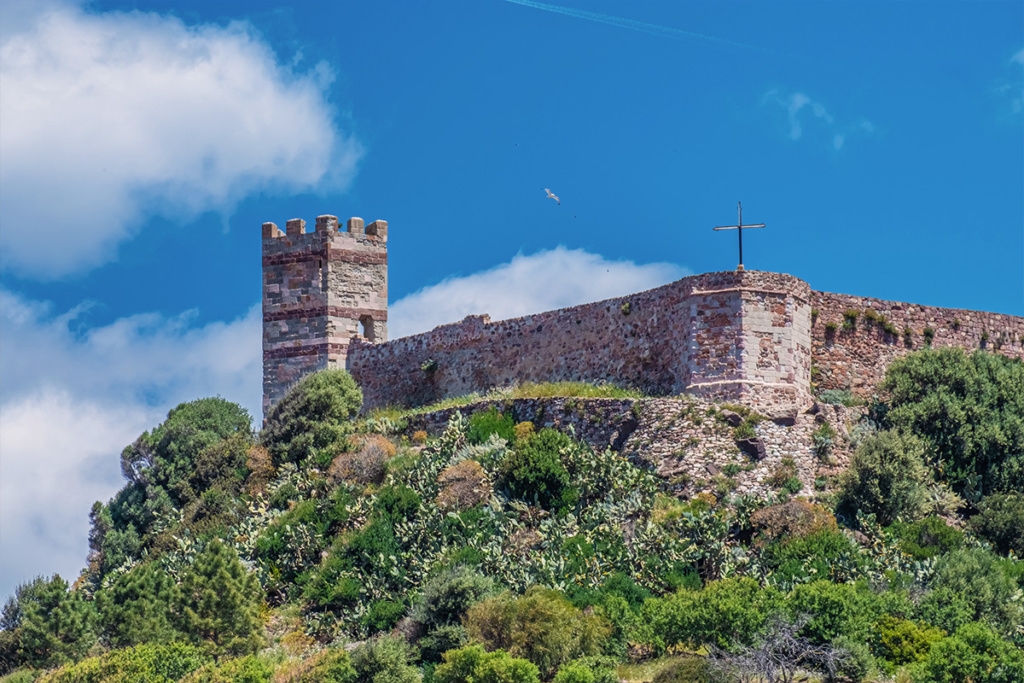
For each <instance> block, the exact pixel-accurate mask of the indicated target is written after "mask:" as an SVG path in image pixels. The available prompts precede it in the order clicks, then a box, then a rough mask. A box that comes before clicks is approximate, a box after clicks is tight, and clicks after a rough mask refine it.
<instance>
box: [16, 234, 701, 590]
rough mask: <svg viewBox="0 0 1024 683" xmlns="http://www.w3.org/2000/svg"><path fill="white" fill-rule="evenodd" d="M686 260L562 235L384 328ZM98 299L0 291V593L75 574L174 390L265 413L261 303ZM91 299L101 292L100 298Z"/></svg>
mask: <svg viewBox="0 0 1024 683" xmlns="http://www.w3.org/2000/svg"><path fill="white" fill-rule="evenodd" d="M686 274H688V271H687V270H686V269H684V268H682V267H680V266H677V265H673V264H668V263H653V264H645V265H637V264H635V263H632V262H630V261H612V260H608V259H605V258H603V257H602V256H600V255H597V254H591V253H588V252H585V251H582V250H570V249H566V248H564V247H559V248H557V249H553V250H550V251H543V252H539V253H537V254H532V255H528V256H524V255H522V254H520V255H517V256H515V257H514V258H513V259H512V261H511V262H509V263H505V264H502V265H499V266H497V267H495V268H492V269H490V270H486V271H483V272H480V273H476V274H473V275H468V276H465V277H458V278H450V279H447V280H445V281H443V282H441V283H439V284H437V285H434V286H432V287H427V288H425V289H422V290H420V291H419V292H416V293H415V294H411V295H409V296H407V297H405V298H403V299H401V300H400V301H398V302H397V303H395V304H394V305H393V306H392V307H391V311H390V313H391V315H390V320H391V336H392V337H397V336H401V335H407V334H412V333H415V332H419V331H423V330H427V329H430V328H432V327H434V326H435V325H439V324H443V323H448V322H453V321H457V320H460V319H462V318H463V317H465V316H466V315H467V314H470V313H489V314H491V316H492V317H493V318H494V319H500V318H507V317H512V316H518V315H524V314H528V313H535V312H538V311H544V310H549V309H553V308H559V307H563V306H569V305H573V304H578V303H584V302H588V301H596V300H600V299H605V298H610V297H614V296H619V295H623V294H629V293H633V292H638V291H642V290H644V289H649V288H651V287H656V286H658V285H661V284H664V283H666V282H670V281H672V280H675V279H677V278H679V277H682V276H684V275H686ZM93 306H94V304H93V303H91V302H88V301H86V302H82V303H80V304H79V305H77V306H74V307H72V308H70V309H68V310H55V309H54V307H53V306H52V305H50V304H48V303H46V302H41V301H35V300H31V299H27V298H24V297H22V296H20V295H18V294H16V293H14V292H10V291H2V292H0V348H2V349H3V354H2V355H0V386H2V388H3V395H2V397H0V398H2V401H0V473H2V476H0V529H2V533H0V599H2V598H3V596H5V595H9V594H10V593H11V592H12V591H13V590H14V587H15V586H16V585H17V584H18V583H20V582H22V581H25V580H28V579H30V578H32V577H33V576H35V575H37V574H45V575H49V574H52V573H54V572H59V573H60V574H61V575H63V576H64V577H65V578H69V579H73V578H74V577H75V576H77V573H78V571H79V570H80V569H81V568H82V567H83V566H84V565H85V560H86V554H87V550H88V515H89V510H90V508H91V506H92V503H93V502H94V501H96V500H102V501H106V500H108V499H109V498H110V497H111V496H112V495H113V494H114V493H115V492H116V491H117V490H118V489H119V488H120V487H121V486H122V485H123V481H122V480H121V477H120V460H119V458H118V456H119V454H120V452H121V449H122V448H124V446H126V445H127V444H128V443H130V442H131V441H132V440H133V439H135V437H137V436H138V435H139V434H140V433H141V432H142V431H143V430H146V429H150V428H152V427H154V426H155V425H157V424H158V423H159V422H161V421H162V420H163V419H164V417H165V416H166V413H167V410H168V409H170V408H171V407H173V406H175V405H177V404H178V403H180V402H182V401H189V400H192V399H196V398H200V397H203V396H212V395H221V396H223V397H224V398H226V399H228V400H231V401H236V402H238V403H240V404H242V405H243V406H245V407H246V408H248V410H249V412H250V414H251V415H252V416H253V417H254V418H255V419H258V418H259V417H260V412H259V411H260V410H261V400H262V384H261V383H262V376H263V372H262V349H261V339H262V334H261V329H262V314H261V310H260V307H259V306H258V305H255V306H253V307H252V308H251V309H250V310H249V311H248V312H247V313H246V315H245V316H243V317H241V318H239V319H237V320H233V321H230V322H213V323H208V324H205V325H198V324H196V322H195V319H196V314H195V312H194V311H190V312H185V313H183V314H181V315H178V316H173V317H167V316H162V315H159V314H155V313H143V314H137V315H131V316H126V317H123V318H120V319H118V320H115V321H113V322H111V323H109V324H103V325H94V324H90V323H89V317H90V313H91V309H92V308H93ZM97 307H98V306H97Z"/></svg>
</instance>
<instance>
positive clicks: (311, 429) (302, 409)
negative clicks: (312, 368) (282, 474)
mask: <svg viewBox="0 0 1024 683" xmlns="http://www.w3.org/2000/svg"><path fill="white" fill-rule="evenodd" d="M362 403H363V394H362V392H361V391H360V390H359V387H358V386H356V383H355V380H353V379H352V376H351V375H349V374H348V373H347V372H346V371H344V370H340V369H329V370H321V371H320V372H316V373H314V374H312V375H306V376H305V377H303V378H302V379H301V380H299V381H298V383H296V384H295V386H293V387H292V388H291V389H289V390H288V393H287V394H285V396H284V398H282V399H281V400H280V401H278V402H277V403H276V404H274V406H273V407H272V408H271V409H270V412H269V413H268V414H267V421H266V425H265V426H264V428H263V431H262V432H261V433H260V439H261V441H262V443H263V445H264V446H266V448H267V450H268V451H269V452H270V455H271V457H272V458H273V461H274V464H275V465H277V464H279V463H282V462H301V461H303V460H305V459H306V458H307V457H309V456H310V455H312V454H313V452H314V450H319V449H323V450H326V451H329V452H333V451H337V452H338V453H340V452H344V451H345V450H347V449H348V444H347V439H346V437H347V435H348V434H349V433H351V431H352V426H351V420H352V419H353V418H354V417H355V416H356V415H358V413H359V409H360V407H361V406H362Z"/></svg>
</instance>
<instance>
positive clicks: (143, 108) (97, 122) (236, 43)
mask: <svg viewBox="0 0 1024 683" xmlns="http://www.w3.org/2000/svg"><path fill="white" fill-rule="evenodd" d="M14 4H15V5H16V7H17V8H19V9H16V10H8V11H7V12H5V14H4V17H5V18H7V16H10V17H11V18H12V22H13V24H14V26H15V27H16V28H15V29H14V31H15V32H12V30H11V29H7V30H5V31H4V33H3V38H2V43H0V80H2V82H3V98H2V99H0V121H2V126H0V183H2V185H0V191H2V193H3V197H4V201H3V203H2V204H0V224H2V226H3V231H2V234H0V246H2V247H3V249H4V252H5V266H7V267H10V268H13V269H15V270H16V271H18V272H19V273H21V274H23V275H30V276H32V277H38V278H53V277H59V276H62V275H66V274H69V273H75V272H81V271H84V270H87V269H89V268H91V267H95V266H97V265H100V264H102V263H104V262H106V261H108V260H110V259H111V258H113V256H114V254H115V252H116V247H117V245H118V244H119V243H120V242H122V241H123V240H125V239H128V238H129V237H130V236H131V235H132V234H134V233H135V232H136V231H137V230H138V229H139V226H140V225H141V224H142V223H143V222H144V220H145V219H146V218H148V217H149V216H151V215H152V214H154V213H159V214H162V215H164V216H167V217H170V218H174V219H189V218H194V217H195V216H197V215H198V214H200V213H202V212H205V211H218V212H221V213H224V214H228V213H230V212H231V211H232V209H233V207H234V206H235V204H236V203H237V202H238V201H239V200H240V199H241V198H243V197H244V196H246V195H247V194H249V193H252V192H254V191H260V190H274V191H282V192H294V191H300V190H301V191H306V190H312V189H316V188H321V189H322V188H326V187H331V188H343V187H345V186H346V185H347V184H348V183H349V182H350V181H351V179H352V177H353V175H354V174H355V170H356V165H357V163H358V161H359V158H360V156H361V154H362V148H361V147H360V145H359V143H358V142H357V141H356V140H355V139H354V138H352V137H351V136H346V134H345V133H343V132H342V131H341V130H340V129H339V128H338V127H337V125H336V120H335V118H336V117H335V115H334V112H333V111H332V109H331V107H330V105H329V104H328V103H327V101H326V99H325V91H326V86H327V85H328V84H329V82H330V80H331V78H332V76H331V70H330V68H329V67H328V66H327V65H326V64H323V63H321V64H318V65H316V66H314V67H313V68H312V69H311V70H310V71H309V72H307V73H298V72H296V71H294V70H293V68H292V67H290V66H286V65H282V64H280V63H278V61H277V58H276V56H275V55H274V53H273V51H272V50H271V49H270V47H269V46H268V45H267V44H266V43H265V42H264V41H263V40H262V39H261V38H260V36H259V35H258V34H257V32H256V31H255V29H254V28H253V27H252V26H250V25H248V24H246V23H243V22H232V23H231V24H228V25H227V26H217V25H212V24H203V25H197V26H190V25H186V24H185V23H184V22H182V21H181V20H179V19H177V18H174V17H171V16H162V15H158V14H154V13H142V12H106V13H98V14H96V13H90V12H88V11H86V10H84V9H82V8H79V7H77V6H75V5H70V4H59V3H53V2H50V3H49V4H43V5H41V6H40V7H42V8H43V9H40V10H37V11H36V13H34V14H33V13H31V12H29V11H26V10H25V5H24V4H23V3H14Z"/></svg>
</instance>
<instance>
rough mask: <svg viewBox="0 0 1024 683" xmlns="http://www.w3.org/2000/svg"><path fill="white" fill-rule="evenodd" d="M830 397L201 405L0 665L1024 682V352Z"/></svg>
mask: <svg viewBox="0 0 1024 683" xmlns="http://www.w3.org/2000/svg"><path fill="white" fill-rule="evenodd" d="M818 399H819V400H818V402H817V403H816V404H815V406H813V407H812V408H811V409H809V410H808V411H807V412H806V413H805V414H801V415H799V416H797V417H796V418H790V419H788V420H779V421H772V420H768V419H766V418H763V417H761V416H759V415H757V414H756V413H753V412H751V411H749V410H747V409H746V408H744V407H742V406H734V405H723V404H715V403H709V402H706V401H699V400H695V399H691V398H686V397H679V398H650V397H643V396H638V395H636V394H634V393H632V392H628V391H622V390H618V389H615V388H611V387H593V386H586V385H566V384H563V385H539V386H538V385H531V386H522V387H518V388H516V389H512V390H507V391H502V392H495V393H494V394H492V395H489V396H486V397H466V398H464V399H460V400H457V401H449V402H448V403H447V404H446V405H438V406H434V407H428V408H426V409H423V410H420V411H415V412H414V411H402V410H390V411H378V412H376V413H373V414H370V415H362V414H360V404H361V396H360V391H359V388H358V387H357V386H356V385H355V383H354V382H353V380H352V378H351V377H349V376H348V375H347V374H346V373H344V372H343V371H326V372H323V373H319V374H317V375H313V376H310V377H307V378H306V379H305V380H303V381H302V382H300V383H299V384H298V385H296V386H295V387H294V388H293V389H292V391H291V392H290V393H289V394H288V395H287V396H286V397H285V398H284V399H282V400H281V401H280V402H279V403H278V404H277V405H276V406H275V408H274V410H273V411H272V412H271V414H270V415H269V416H268V420H267V423H266V425H265V427H264V428H263V429H262V430H261V431H260V432H258V433H252V432H251V431H250V419H249V416H248V415H247V414H246V413H245V411H244V410H243V409H241V408H240V407H238V406H237V405H234V404H231V403H229V402H227V401H224V400H222V399H200V400H197V401H193V402H191V403H187V404H182V405H181V406H178V407H177V408H176V409H175V410H173V411H171V413H170V414H169V415H168V417H167V419H166V420H165V421H164V422H163V423H162V424H160V425H158V426H157V427H155V428H154V429H153V430H152V431H150V432H146V433H144V434H142V435H141V436H140V437H139V438H138V439H137V440H136V441H135V442H134V443H132V444H129V445H128V446H127V447H126V448H125V450H124V452H123V453H122V456H121V460H122V471H123V472H124V474H125V478H126V485H125V487H124V488H123V489H122V490H121V491H120V492H119V493H118V494H117V496H115V497H114V498H113V499H112V500H111V501H109V502H107V503H97V504H96V505H95V506H94V508H93V510H92V523H93V528H92V532H91V534H90V546H91V548H92V552H91V554H90V557H89V559H88V566H87V568H86V569H85V570H83V573H82V575H81V576H80V577H79V578H78V579H77V581H75V582H74V584H73V585H72V586H69V585H68V584H67V583H66V582H65V581H63V580H62V579H61V578H60V577H56V576H55V577H49V578H46V577H40V578H38V579H36V580H35V581H33V582H30V583H28V584H25V585H23V586H21V587H20V588H19V590H18V593H17V595H16V596H15V597H14V598H12V599H11V600H10V601H9V602H8V603H7V605H6V606H5V607H4V610H3V613H2V616H0V627H2V629H3V630H2V631H0V662H2V664H0V665H2V666H3V672H4V673H6V676H5V677H4V678H2V679H0V680H2V681H4V682H5V683H13V682H14V681H31V680H41V681H47V682H64V681H68V682H70V681H97V682H100V681H102V682H110V683H112V682H113V681H127V680H131V681H147V682H153V683H156V682H161V683H162V682H164V681H211V682H212V681H240V682H241V681H246V682H250V681H266V682H269V681H275V682H281V683H284V682H287V681H345V682H349V681H351V682H354V681H364V680H372V681H375V682H379V683H385V682H386V681H393V680H399V681H408V682H409V683H415V682H417V681H421V680H423V681H428V682H430V681H438V682H439V683H462V682H465V683H469V682H471V681H488V682H490V681H495V682H498V681H509V682H510V683H511V682H524V683H525V682H532V681H538V682H539V681H557V682H558V683H572V682H575V681H580V682H582V683H592V682H595V681H602V682H607V683H613V682H614V681H617V680H620V679H625V680H654V681H658V682H659V683H670V682H673V681H678V682H680V683H682V682H685V681H783V680H793V677H794V676H797V675H799V676H804V677H806V678H807V679H808V680H856V681H889V680H901V681H909V680H914V681H961V680H971V681H1006V682H1009V681H1020V680H1024V654H1022V650H1021V647H1022V645H1024V564H1022V563H1021V562H1019V560H1018V556H1019V554H1020V553H1021V552H1024V494H1022V490H1024V367H1022V365H1021V363H1020V362H1019V361H1009V360H1006V359H1005V358H1001V357H998V356H992V355H989V354H985V353H981V352H979V353H976V354H974V355H966V354H964V353H963V352H960V351H954V350H943V351H936V352H933V351H924V352H920V353H917V354H914V355H912V356H909V357H908V358H907V359H905V360H904V361H900V362H898V363H896V364H894V366H893V367H892V369H891V370H890V374H889V377H888V379H887V380H886V384H885V385H884V395H883V399H884V400H882V401H877V402H874V403H872V404H870V405H858V403H861V402H860V401H858V400H856V399H854V397H852V396H851V395H850V394H849V393H848V392H835V391H833V392H823V393H822V394H821V395H820V396H819V397H818Z"/></svg>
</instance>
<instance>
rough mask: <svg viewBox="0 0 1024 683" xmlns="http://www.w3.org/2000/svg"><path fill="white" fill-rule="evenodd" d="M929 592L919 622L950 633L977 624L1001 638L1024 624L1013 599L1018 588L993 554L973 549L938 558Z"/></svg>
mask: <svg viewBox="0 0 1024 683" xmlns="http://www.w3.org/2000/svg"><path fill="white" fill-rule="evenodd" d="M931 588H932V592H931V593H930V594H928V595H927V596H925V598H924V600H922V602H921V615H922V618H923V619H924V620H925V621H927V622H928V623H930V624H933V625H935V626H938V627H940V628H942V629H945V630H946V631H948V632H950V633H952V632H954V631H956V630H957V629H959V628H960V627H961V626H964V625H965V624H969V623H973V622H977V621H982V622H986V623H988V624H989V625H990V626H992V627H993V628H994V629H996V631H998V632H999V633H1001V634H1004V635H1005V634H1009V633H1011V632H1013V631H1014V630H1016V628H1017V627H1018V626H1019V625H1021V624H1024V605H1022V604H1021V601H1020V600H1019V599H1013V596H1014V594H1015V593H1016V591H1017V586H1016V585H1015V583H1014V581H1013V580H1012V579H1011V578H1010V577H1008V576H1007V575H1006V574H1005V573H1004V572H1003V571H1002V569H1001V568H1000V566H999V563H998V561H997V558H996V557H995V556H994V555H992V553H989V552H986V551H984V550H981V549H978V548H974V549H965V550H956V551H953V552H951V553H949V554H947V555H943V556H941V557H939V558H938V559H937V560H936V563H935V575H934V577H933V578H932V582H931Z"/></svg>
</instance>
